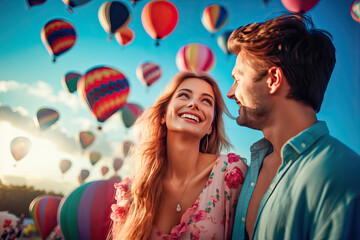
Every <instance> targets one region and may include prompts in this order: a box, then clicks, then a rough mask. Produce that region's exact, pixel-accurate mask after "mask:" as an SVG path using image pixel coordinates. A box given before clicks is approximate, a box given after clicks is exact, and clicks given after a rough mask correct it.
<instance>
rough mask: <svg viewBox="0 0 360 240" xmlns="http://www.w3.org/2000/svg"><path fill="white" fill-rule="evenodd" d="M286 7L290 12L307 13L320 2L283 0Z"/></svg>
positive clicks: (316, 0) (312, 0)
mask: <svg viewBox="0 0 360 240" xmlns="http://www.w3.org/2000/svg"><path fill="white" fill-rule="evenodd" d="M281 2H282V4H283V5H284V7H285V8H286V9H287V10H289V11H290V12H297V13H306V12H307V11H309V10H310V9H312V8H313V7H315V5H316V4H317V3H318V2H319V0H281Z"/></svg>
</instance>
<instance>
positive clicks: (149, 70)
mask: <svg viewBox="0 0 360 240" xmlns="http://www.w3.org/2000/svg"><path fill="white" fill-rule="evenodd" d="M161 74H162V71H161V68H160V66H159V65H157V64H156V63H152V62H145V63H143V64H141V65H139V66H138V67H137V68H136V76H137V77H138V79H139V80H140V82H141V83H142V84H144V85H145V86H147V87H150V86H151V85H152V84H154V83H155V82H157V81H158V80H159V79H160V77H161Z"/></svg>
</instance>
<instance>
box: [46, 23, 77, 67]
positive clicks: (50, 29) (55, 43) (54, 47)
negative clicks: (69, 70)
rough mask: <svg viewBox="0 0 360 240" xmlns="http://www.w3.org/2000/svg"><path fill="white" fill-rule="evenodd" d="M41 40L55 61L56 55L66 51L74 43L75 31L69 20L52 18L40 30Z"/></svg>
mask: <svg viewBox="0 0 360 240" xmlns="http://www.w3.org/2000/svg"><path fill="white" fill-rule="evenodd" d="M41 40H42V42H43V44H44V45H45V47H46V49H47V50H48V52H49V54H50V55H52V56H53V62H55V61H56V57H57V56H59V55H61V54H63V53H64V52H66V51H68V50H69V49H70V48H72V46H73V45H74V44H75V41H76V32H75V29H74V27H73V26H72V25H71V24H70V23H69V22H67V21H65V20H61V19H54V20H51V21H50V22H48V23H47V24H46V25H45V26H44V27H43V29H42V30H41Z"/></svg>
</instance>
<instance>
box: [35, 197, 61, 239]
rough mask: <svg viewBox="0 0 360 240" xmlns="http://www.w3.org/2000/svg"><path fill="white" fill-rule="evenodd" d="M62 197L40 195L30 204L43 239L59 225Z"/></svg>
mask: <svg viewBox="0 0 360 240" xmlns="http://www.w3.org/2000/svg"><path fill="white" fill-rule="evenodd" d="M60 201H61V197H57V196H39V197H36V198H35V199H34V200H33V201H32V202H31V203H30V206H29V211H30V215H31V217H32V218H33V220H34V222H35V226H36V229H37V230H38V232H39V234H40V236H41V238H42V239H46V238H47V237H48V235H49V234H50V233H51V232H52V231H53V230H54V228H55V227H56V225H57V218H56V216H57V211H58V206H59V204H60Z"/></svg>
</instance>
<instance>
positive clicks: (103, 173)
mask: <svg viewBox="0 0 360 240" xmlns="http://www.w3.org/2000/svg"><path fill="white" fill-rule="evenodd" d="M108 172H109V168H108V167H107V166H102V167H101V175H103V176H105V175H106V174H107V173H108Z"/></svg>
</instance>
